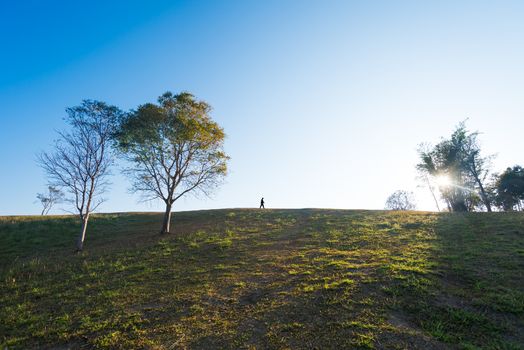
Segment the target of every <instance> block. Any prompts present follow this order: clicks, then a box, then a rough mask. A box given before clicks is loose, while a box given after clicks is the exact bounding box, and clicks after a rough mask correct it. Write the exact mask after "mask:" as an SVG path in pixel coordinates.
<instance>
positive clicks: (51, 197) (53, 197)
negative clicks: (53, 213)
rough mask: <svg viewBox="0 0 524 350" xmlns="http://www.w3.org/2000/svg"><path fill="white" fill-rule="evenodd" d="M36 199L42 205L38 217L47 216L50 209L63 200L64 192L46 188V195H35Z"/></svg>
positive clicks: (53, 187) (51, 187)
mask: <svg viewBox="0 0 524 350" xmlns="http://www.w3.org/2000/svg"><path fill="white" fill-rule="evenodd" d="M36 198H37V199H38V200H39V201H40V204H42V212H41V213H40V215H47V214H48V213H49V211H50V210H51V208H52V207H53V206H54V205H55V204H57V203H59V202H60V201H62V200H63V198H64V192H62V191H61V190H60V189H58V188H56V187H55V186H48V187H47V193H37V195H36Z"/></svg>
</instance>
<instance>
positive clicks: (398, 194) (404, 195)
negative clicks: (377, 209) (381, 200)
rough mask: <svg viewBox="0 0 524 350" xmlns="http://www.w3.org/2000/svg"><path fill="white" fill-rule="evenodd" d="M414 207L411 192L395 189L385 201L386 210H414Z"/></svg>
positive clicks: (413, 198)
mask: <svg viewBox="0 0 524 350" xmlns="http://www.w3.org/2000/svg"><path fill="white" fill-rule="evenodd" d="M416 207H417V206H416V205H415V197H414V195H413V192H408V191H402V190H399V191H395V192H393V194H392V195H391V196H389V197H388V199H387V201H386V209H388V210H415V208H416Z"/></svg>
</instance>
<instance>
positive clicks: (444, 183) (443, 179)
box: [435, 174, 452, 187]
mask: <svg viewBox="0 0 524 350" xmlns="http://www.w3.org/2000/svg"><path fill="white" fill-rule="evenodd" d="M435 181H436V183H437V185H439V187H449V186H451V185H452V182H451V179H450V177H449V176H448V175H445V174H442V175H438V176H437V177H436V178H435Z"/></svg>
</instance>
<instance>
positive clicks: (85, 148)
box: [38, 100, 122, 251]
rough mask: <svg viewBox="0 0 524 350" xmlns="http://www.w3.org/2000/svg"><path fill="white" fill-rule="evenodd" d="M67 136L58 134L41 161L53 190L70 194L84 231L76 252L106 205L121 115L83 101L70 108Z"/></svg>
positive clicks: (104, 107) (112, 110)
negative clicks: (112, 147)
mask: <svg viewBox="0 0 524 350" xmlns="http://www.w3.org/2000/svg"><path fill="white" fill-rule="evenodd" d="M66 111H67V115H68V116H67V118H66V121H67V123H68V124H69V125H70V127H71V128H70V130H69V131H68V132H58V134H59V136H60V137H59V139H58V140H56V141H55V145H54V151H53V152H52V153H42V154H41V155H40V156H39V158H38V161H39V163H40V166H41V167H42V168H43V169H44V170H45V172H46V173H47V175H48V177H49V181H50V183H51V184H52V185H53V186H56V187H58V188H63V189H65V190H66V191H67V193H68V194H69V196H68V198H67V200H68V201H69V202H71V203H72V204H73V205H74V207H75V210H74V211H75V212H76V213H77V214H78V215H79V217H80V220H81V222H82V227H81V230H80V234H79V236H78V240H77V245H76V247H77V250H78V251H81V250H82V249H83V247H84V240H85V236H86V230H87V223H88V220H89V215H90V214H91V213H92V212H93V211H94V210H96V208H97V207H98V206H99V205H100V204H101V203H102V202H103V199H102V198H101V197H100V195H101V194H102V193H103V192H104V191H105V190H106V189H107V185H108V182H107V176H108V175H109V171H110V166H111V164H112V162H113V159H112V155H111V152H110V142H111V139H112V136H113V132H114V126H115V125H116V122H117V120H118V119H119V118H120V117H121V114H122V112H121V111H120V110H119V109H118V108H117V107H114V106H108V105H106V104H105V103H103V102H98V101H92V100H84V101H83V102H82V104H81V105H80V106H76V107H72V108H67V109H66Z"/></svg>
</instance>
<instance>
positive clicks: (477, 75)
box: [0, 0, 524, 215]
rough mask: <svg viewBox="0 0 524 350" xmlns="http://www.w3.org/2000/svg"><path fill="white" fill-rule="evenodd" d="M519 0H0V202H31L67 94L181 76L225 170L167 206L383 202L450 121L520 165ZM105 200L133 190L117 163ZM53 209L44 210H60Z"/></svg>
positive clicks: (5, 208) (152, 93)
mask: <svg viewBox="0 0 524 350" xmlns="http://www.w3.org/2000/svg"><path fill="white" fill-rule="evenodd" d="M523 18H524V2H523V1H479V0H474V1H473V0H472V1H459V0H452V1H443V0H435V1H418V0H416V1H390V0H387V1H367V0H361V1H349V0H341V1H320V0H318V1H304V0H296V1H291V0H271V1H267V0H265V1H254V0H253V1H246V0H238V1H227V0H226V1H211V0H210V1H153V0H149V1H128V0H127V1H23V2H22V1H2V2H1V3H0V50H1V54H0V122H1V123H0V166H1V171H0V215H8V214H36V213H38V212H39V209H40V208H39V205H38V203H36V202H35V199H36V193H37V192H43V191H44V190H45V185H46V180H45V177H44V174H43V172H42V170H41V169H40V168H38V166H37V165H36V163H35V158H36V154H37V153H38V152H40V151H43V150H49V149H50V145H51V144H52V141H53V139H54V138H55V137H56V134H55V131H54V130H56V129H61V128H63V127H64V122H63V119H62V118H63V117H64V116H65V112H64V109H65V108H66V107H68V106H74V105H77V104H79V103H80V102H81V100H82V99H88V98H89V99H98V100H102V101H105V102H107V103H110V104H114V105H117V106H119V107H120V108H122V109H125V110H127V109H131V108H134V107H136V106H137V105H139V104H142V103H145V102H154V101H155V100H156V98H157V96H159V95H160V94H162V93H163V92H165V91H167V90H170V91H173V92H180V91H190V92H192V93H193V94H195V95H196V96H197V97H198V98H201V99H204V100H206V101H207V102H208V103H210V104H211V105H212V106H213V107H214V110H213V114H212V116H213V118H214V119H215V120H216V121H218V123H219V124H220V125H222V126H223V127H224V129H225V131H226V133H227V135H228V138H227V141H226V145H225V146H226V152H227V153H228V154H229V155H230V156H231V158H232V160H231V162H230V174H229V176H228V177H227V180H226V183H225V185H223V186H222V187H221V188H220V189H219V190H217V191H216V193H215V195H214V196H213V197H212V198H210V199H208V198H191V197H190V198H187V199H185V200H181V201H180V202H177V203H176V204H175V207H174V210H190V209H203V208H223V207H253V206H258V201H259V200H260V197H261V196H264V197H265V199H266V206H267V207H280V208H304V207H324V208H367V209H380V208H383V206H384V202H385V200H386V198H387V196H388V195H389V194H390V193H391V192H393V191H395V190H397V189H406V190H413V191H415V193H416V197H417V200H418V204H419V208H420V209H428V210H434V209H435V208H434V206H433V205H432V202H431V198H430V196H429V194H428V193H427V190H425V189H420V188H417V182H416V181H415V175H416V173H415V169H414V167H415V164H416V162H417V153H416V148H417V145H418V144H419V143H421V142H433V143H436V142H438V141H439V138H440V137H441V136H447V135H449V134H450V133H451V131H452V129H453V128H454V126H455V125H456V124H457V123H458V122H459V121H461V120H463V119H465V118H469V121H468V126H469V127H470V128H471V129H473V130H479V131H481V132H482V133H483V134H482V135H481V137H480V138H481V141H482V144H483V147H484V150H485V151H486V154H489V153H497V154H498V157H497V159H496V160H495V164H494V165H495V167H494V169H495V170H498V171H501V170H504V168H505V167H507V166H511V165H514V164H521V165H524V157H523V152H522V146H521V144H522V133H523V131H524V98H523V96H524V64H523V62H524V20H523ZM112 181H113V186H112V189H111V192H109V193H108V194H107V198H108V201H107V202H106V203H105V204H104V205H103V206H102V207H101V208H100V211H103V212H110V211H142V210H161V209H162V206H161V205H160V203H155V202H153V203H149V204H144V203H138V202H137V201H138V197H137V196H133V195H130V194H128V192H127V188H128V186H129V183H128V182H127V180H126V179H125V178H124V177H122V175H120V174H119V172H118V170H115V175H114V177H113V178H112ZM60 208H67V206H66V205H62V206H59V207H57V209H56V210H55V211H54V212H55V213H60V212H62V211H61V210H60Z"/></svg>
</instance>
